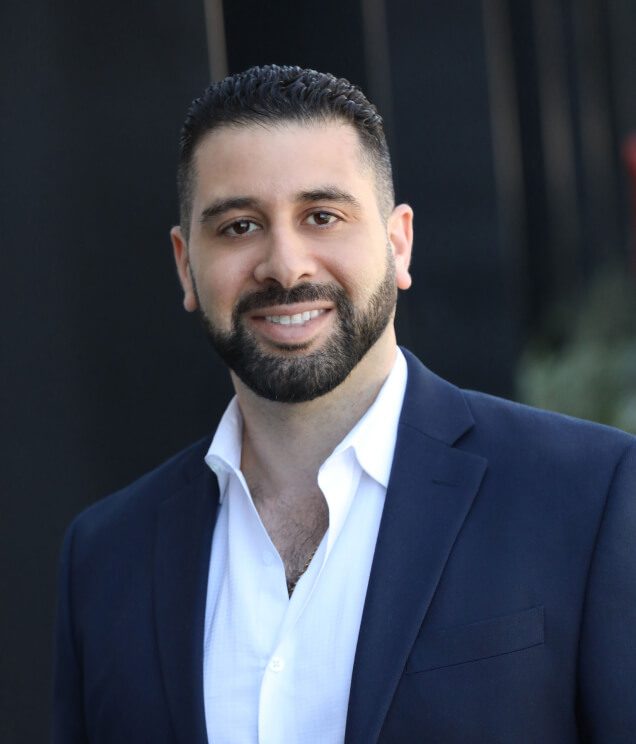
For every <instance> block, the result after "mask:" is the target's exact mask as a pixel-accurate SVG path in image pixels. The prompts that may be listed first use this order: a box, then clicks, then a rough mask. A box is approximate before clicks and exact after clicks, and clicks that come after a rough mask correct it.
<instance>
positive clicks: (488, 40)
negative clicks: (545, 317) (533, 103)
mask: <svg viewBox="0 0 636 744" xmlns="http://www.w3.org/2000/svg"><path fill="white" fill-rule="evenodd" d="M482 12H483V25H484V41H485V50H486V70H487V77H488V94H489V105H490V122H491V126H492V147H493V161H494V173H495V187H496V191H497V205H498V223H499V230H500V240H499V244H500V249H501V260H502V267H503V270H504V275H505V279H506V294H507V297H506V300H507V302H508V303H510V305H511V306H512V307H514V308H515V310H516V313H517V315H518V317H519V318H522V319H525V318H526V310H527V308H526V304H527V303H526V296H527V292H526V287H525V286H524V284H525V281H526V279H525V277H526V276H527V273H528V266H527V239H526V233H527V215H526V205H525V187H524V178H523V156H522V148H521V128H520V122H519V106H518V93H517V86H516V81H515V71H514V59H513V49H512V36H511V25H510V17H509V13H508V5H507V0H483V2H482Z"/></svg>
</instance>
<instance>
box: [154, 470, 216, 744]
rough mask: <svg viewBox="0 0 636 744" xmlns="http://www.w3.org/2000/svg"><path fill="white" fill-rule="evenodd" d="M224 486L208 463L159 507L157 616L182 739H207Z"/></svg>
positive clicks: (191, 743)
mask: <svg viewBox="0 0 636 744" xmlns="http://www.w3.org/2000/svg"><path fill="white" fill-rule="evenodd" d="M217 504H218V485H217V482H216V479H215V478H214V476H213V475H212V473H211V472H210V471H209V470H208V469H207V467H205V466H204V467H203V468H202V469H201V470H200V472H199V474H198V475H197V476H196V477H195V478H194V479H193V480H192V482H191V483H188V484H187V486H184V488H183V489H182V490H181V491H179V492H177V493H176V494H174V495H173V496H171V497H170V498H168V499H166V500H165V501H164V502H162V504H161V505H160V508H159V513H158V521H157V535H156V537H157V540H156V548H155V585H154V592H155V617H156V629H157V640H158V645H159V657H160V661H161V669H162V673H163V678H164V685H165V690H166V696H167V698H168V707H169V710H170V713H171V716H172V720H173V724H174V729H175V732H176V735H177V741H179V742H182V744H204V743H205V742H207V735H206V727H205V711H204V703H203V633H204V623H205V602H206V595H207V579H208V568H209V560H210V546H211V541H212V531H213V528H214V522H215V519H216V508H217Z"/></svg>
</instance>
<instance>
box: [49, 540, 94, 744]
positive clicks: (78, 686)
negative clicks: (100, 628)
mask: <svg viewBox="0 0 636 744" xmlns="http://www.w3.org/2000/svg"><path fill="white" fill-rule="evenodd" d="M73 536H74V525H71V527H70V528H69V530H68V532H67V533H66V536H65V538H64V543H63V547H62V554H61V559H60V567H59V580H58V599H57V617H56V624H55V637H54V644H55V656H54V666H53V726H52V742H53V744H84V743H85V742H88V737H87V735H86V729H85V725H84V706H83V695H82V670H81V662H80V656H79V651H78V647H77V639H76V638H75V632H74V627H73V592H72V585H73V576H72V564H73Z"/></svg>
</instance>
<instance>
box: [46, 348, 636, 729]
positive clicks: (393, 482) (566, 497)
mask: <svg viewBox="0 0 636 744" xmlns="http://www.w3.org/2000/svg"><path fill="white" fill-rule="evenodd" d="M407 360H408V366H409V379H408V387H407V393H406V398H405V403H404V406H403V410H402V414H401V418H400V425H399V431H398V439H397V445H396V451H395V457H394V461H393V469H392V473H391V479H390V483H389V487H388V490H387V495H386V504H385V508H384V512H383V516H382V522H381V526H380V531H379V536H378V542H377V547H376V551H375V556H374V561H373V567H372V571H371V578H370V583H369V588H368V592H367V597H366V603H365V607H364V614H363V618H362V624H361V628H360V634H359V638H358V645H357V650H356V656H355V664H354V669H353V677H352V682H351V694H350V700H349V711H348V719H347V732H346V742H347V744H370V743H371V742H375V741H380V742H430V743H434V742H436V743H439V744H455V743H456V744H472V743H475V744H477V743H479V744H482V743H486V742H487V743H488V744H491V743H493V742H502V743H506V744H525V743H526V742H527V743H528V744H537V743H540V744H567V743H568V742H579V741H593V742H602V743H603V744H620V743H621V742H626V743H627V742H634V741H636V439H634V438H633V437H630V436H628V435H626V434H623V433H620V432H618V431H614V430H611V429H608V428H604V427H600V426H596V425H592V424H588V423H583V422H580V421H576V420H573V419H568V418H565V417H562V416H557V415H554V414H549V413H545V412H539V411H536V410H533V409H529V408H526V407H523V406H520V405H517V404H513V403H509V402H506V401H502V400H499V399H496V398H492V397H489V396H486V395H483V394H479V393H474V392H464V391H460V390H458V389H457V388H455V387H454V386H452V385H450V384H449V383H447V382H444V381H443V380H441V379H439V378H438V377H436V376H435V375H433V374H432V373H431V372H429V371H428V370H427V369H426V368H425V367H423V366H422V365H421V364H420V363H419V362H418V361H417V360H416V359H415V358H414V357H412V356H411V355H408V354H407ZM208 444H209V442H208V441H202V442H199V443H197V444H195V445H193V446H192V447H190V448H189V449H187V450H185V451H184V452H182V453H180V454H179V455H177V456H176V457H174V458H173V459H172V460H170V461H169V462H167V463H166V464H164V465H163V466H161V467H160V468H158V469H157V470H155V471H153V472H152V473H150V474H148V475H146V476H144V477H143V478H141V479H140V480H139V481H137V482H136V483H134V484H133V485H131V486H129V487H128V488H126V489H124V490H123V491H121V492H119V493H117V494H115V495H113V496H111V497H109V498H107V499H104V500H103V501H101V502H99V503H97V504H96V505H94V506H92V507H91V508H89V509H88V510H87V511H86V512H84V513H83V514H82V515H80V516H79V517H78V518H77V519H76V520H75V521H74V522H73V524H72V525H71V527H70V529H69V531H68V533H67V537H66V540H65V543H64V548H63V555H62V562H61V571H60V589H59V608H58V620H57V631H56V633H57V636H56V642H57V652H56V670H55V715H54V737H53V738H54V741H55V742H59V743H60V744H75V743H76V742H87V741H90V742H95V743H98V742H99V743H104V744H105V743H106V742H108V743H109V744H124V743H125V744H137V743H138V742H139V743H141V742H148V743H149V744H163V743H164V742H165V743H166V744H167V743H168V742H170V743H174V742H181V743H182V744H203V743H204V742H205V741H206V734H205V721H204V710H203V690H202V681H203V672H202V668H203V661H202V649H203V625H204V611H205V594H206V586H207V573H208V561H209V556H210V544H211V539H212V531H213V525H214V519H215V511H216V504H217V501H218V487H217V484H216V480H215V478H214V476H213V475H212V473H211V472H210V470H209V469H208V468H207V467H206V465H205V464H204V461H203V457H204V454H205V452H206V450H207V447H208ZM281 744H296V743H281ZM299 744H302V743H299Z"/></svg>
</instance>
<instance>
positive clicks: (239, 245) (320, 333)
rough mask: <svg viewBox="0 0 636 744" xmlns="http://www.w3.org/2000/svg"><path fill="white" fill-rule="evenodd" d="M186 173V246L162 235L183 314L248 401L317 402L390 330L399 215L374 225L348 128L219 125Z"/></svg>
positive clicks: (373, 204) (364, 167) (403, 257)
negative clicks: (189, 180)
mask: <svg viewBox="0 0 636 744" xmlns="http://www.w3.org/2000/svg"><path fill="white" fill-rule="evenodd" d="M194 164H195V173H196V185H195V189H194V194H193V205H192V207H193V208H192V224H191V225H190V236H189V241H188V245H187V246H186V245H185V241H184V240H183V237H182V235H181V232H180V230H179V229H178V228H175V229H174V230H173V234H172V236H173V243H174V247H175V257H176V260H177V267H178V270H179V276H180V279H181V282H182V285H183V288H184V292H185V297H184V304H185V307H186V309H188V310H196V309H198V310H199V312H200V313H201V315H202V317H203V319H204V322H205V325H206V327H207V329H208V332H209V335H210V338H211V340H212V343H213V344H214V346H215V348H216V349H217V350H218V352H219V354H220V355H221V357H222V358H223V359H224V361H225V362H226V363H227V364H228V366H229V367H230V368H231V369H232V370H233V371H234V372H235V374H236V375H237V376H238V377H239V378H240V379H241V380H242V381H243V382H244V383H245V384H246V385H247V386H248V387H250V388H251V389H252V390H254V391H255V392H256V393H257V394H258V395H260V396H262V397H265V398H268V399H271V400H278V401H282V402H299V401H304V400H311V399H313V398H315V397H318V396H320V395H324V394H325V393H327V392H329V391H330V390H332V389H333V388H335V387H336V386H337V385H339V384H340V383H341V382H342V381H343V380H344V379H345V378H346V377H347V375H348V374H349V373H350V372H351V370H352V369H353V368H354V367H355V366H356V365H357V364H358V362H359V361H360V359H361V358H362V357H363V356H364V355H365V354H366V352H367V351H368V350H369V349H370V348H372V347H374V346H375V345H377V344H378V342H380V343H381V342H382V340H383V339H385V340H386V339H387V338H388V336H390V335H391V334H392V333H393V330H392V325H391V323H390V321H391V319H392V315H393V311H394V307H395V298H396V288H397V287H400V288H404V289H405V288H406V287H408V286H409V284H410V278H409V276H408V271H407V268H408V260H409V257H410V244H411V211H410V209H409V208H408V207H406V206H404V205H402V206H401V207H398V208H396V210H395V212H394V213H393V215H391V217H390V218H389V221H388V224H385V222H384V221H383V220H382V217H381V215H380V211H379V207H378V200H377V194H376V183H375V178H374V173H373V171H372V169H371V168H370V166H369V165H368V164H366V162H365V161H364V160H363V158H362V156H361V152H360V145H359V141H358V137H357V134H356V132H355V130H354V129H353V128H352V127H351V126H349V125H347V124H341V123H330V124H325V125H321V126H319V125H300V124H292V123H289V124H288V123H285V124H279V125H276V126H271V127H263V126H258V125H249V126H240V127H232V128H230V127H224V128H221V129H219V130H215V131H214V132H212V133H210V134H209V135H207V136H206V137H205V138H204V139H203V140H202V141H201V143H200V144H199V145H198V147H197V149H196V151H195V160H194Z"/></svg>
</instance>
